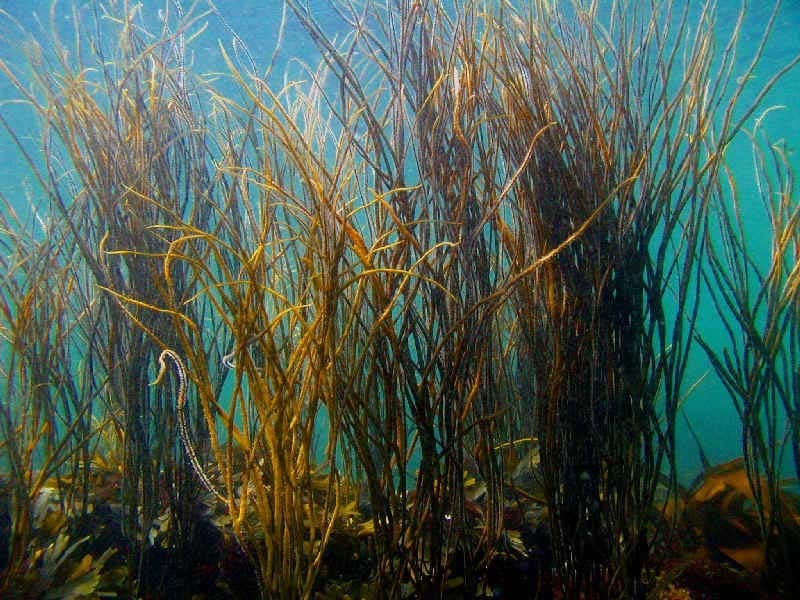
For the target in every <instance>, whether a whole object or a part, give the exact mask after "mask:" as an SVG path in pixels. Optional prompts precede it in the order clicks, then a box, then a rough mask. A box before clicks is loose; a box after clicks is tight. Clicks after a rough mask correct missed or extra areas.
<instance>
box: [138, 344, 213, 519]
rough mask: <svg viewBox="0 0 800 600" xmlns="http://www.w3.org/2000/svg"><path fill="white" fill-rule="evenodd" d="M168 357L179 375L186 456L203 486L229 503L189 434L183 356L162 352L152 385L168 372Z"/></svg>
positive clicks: (181, 432)
mask: <svg viewBox="0 0 800 600" xmlns="http://www.w3.org/2000/svg"><path fill="white" fill-rule="evenodd" d="M167 357H169V358H170V359H171V360H172V364H173V365H175V374H176V375H177V377H178V435H179V436H180V438H181V442H182V443H183V448H184V450H185V451H186V456H187V457H188V458H189V463H190V464H191V465H192V470H193V471H194V472H195V475H197V478H198V479H199V480H200V483H202V484H203V487H204V488H206V489H207V490H208V491H209V492H211V493H212V494H214V496H216V497H217V499H218V500H219V501H220V502H225V503H227V499H226V498H225V496H223V495H222V494H221V493H220V492H219V491H218V490H217V488H216V487H215V486H214V484H213V483H211V479H210V478H209V477H208V475H207V474H206V472H205V470H204V469H203V467H202V465H201V464H200V460H199V459H198V458H197V452H196V451H195V449H194V445H193V444H192V438H191V437H190V436H189V427H188V425H187V424H186V412H185V410H186V409H185V405H186V380H187V377H186V367H185V366H184V364H183V360H182V359H181V357H180V356H178V354H177V353H176V352H175V351H174V350H170V349H169V348H167V349H165V350H163V351H162V352H161V354H160V355H159V357H158V365H159V371H158V375H157V376H156V378H155V381H153V383H151V384H150V385H157V384H158V383H160V382H161V379H162V378H163V377H164V373H166V372H167V362H166V360H165V359H166V358H167Z"/></svg>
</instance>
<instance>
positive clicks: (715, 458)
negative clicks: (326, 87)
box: [0, 0, 800, 479]
mask: <svg viewBox="0 0 800 600" xmlns="http://www.w3.org/2000/svg"><path fill="white" fill-rule="evenodd" d="M185 4H186V5H187V6H186V8H188V5H189V4H190V3H189V2H188V1H186V2H185ZM694 4H698V3H694ZM48 5H49V3H48V2H26V1H15V0H0V9H2V10H3V11H6V12H7V13H8V14H9V15H11V16H12V17H13V18H15V19H17V20H19V22H20V23H21V24H22V25H23V26H24V27H25V28H26V29H28V30H30V31H37V30H38V28H39V27H40V25H39V23H41V22H42V21H45V27H49V25H47V24H46V22H47V21H48V20H49V18H50V17H49V14H48V9H47V6H48ZM201 5H202V3H201ZM309 5H310V6H312V8H313V10H312V12H313V15H314V17H315V19H317V20H318V21H319V22H320V23H321V24H322V25H323V28H324V29H325V30H326V31H329V32H331V33H333V34H336V35H339V36H345V35H347V33H348V31H347V30H346V28H344V27H342V23H341V21H340V20H339V18H338V17H337V16H336V14H335V12H334V11H333V10H332V9H331V8H330V7H329V5H328V3H327V2H325V1H319V0H310V2H309ZM69 6H70V4H69V3H68V2H62V3H60V4H58V5H57V6H56V8H55V12H54V16H53V22H54V23H55V28H56V30H57V31H58V32H59V33H60V34H61V35H63V36H64V39H68V37H67V36H68V35H69V33H70V32H71V30H72V27H73V24H74V23H73V22H74V19H75V15H76V14H77V17H78V18H79V19H90V18H91V12H90V11H91V3H84V2H81V3H78V6H79V8H78V9H77V13H72V12H71V11H70V10H69ZM41 7H44V8H41ZM163 7H164V3H163V2H160V1H152V0H148V1H145V2H143V8H142V14H143V17H142V18H143V19H144V20H145V21H146V22H149V23H154V24H157V23H158V22H159V21H158V10H159V8H163ZM216 7H217V9H218V11H219V14H221V15H223V18H219V16H215V15H213V14H212V15H209V16H207V17H204V20H206V21H207V23H208V28H207V30H206V31H205V32H204V34H203V35H202V37H201V38H200V39H199V40H197V41H195V42H194V43H193V44H192V46H191V48H190V51H191V54H190V57H189V58H190V59H191V61H192V62H193V64H194V66H193V68H194V69H195V70H196V71H198V72H214V71H223V72H224V70H225V67H224V63H223V61H222V60H221V58H220V55H219V48H218V44H219V43H222V44H223V45H224V46H225V47H226V48H228V49H229V50H231V49H233V48H234V46H236V47H239V48H241V47H242V46H240V45H239V44H238V42H237V43H236V44H234V43H233V39H234V38H233V32H236V35H237V36H239V38H240V40H241V41H242V42H243V44H244V45H245V46H246V47H247V48H248V52H249V55H250V56H251V57H252V59H253V61H254V62H255V64H256V65H257V66H258V67H259V68H263V67H264V66H265V65H266V64H268V63H269V61H270V59H271V57H272V56H273V53H274V52H275V46H276V43H277V41H278V34H279V25H280V23H281V18H282V10H281V7H282V4H281V2H277V1H274V0H261V1H257V0H237V1H229V0H224V1H223V0H219V1H217V2H216ZM738 9H739V2H732V1H723V2H720V7H719V15H718V24H719V28H718V39H719V46H720V48H721V47H723V46H724V44H725V42H726V41H727V39H728V37H729V35H730V31H731V28H732V26H733V23H734V22H735V20H736V17H737V12H738ZM770 13H771V6H770V3H769V2H752V3H750V6H749V8H748V13H747V15H746V18H745V21H744V24H743V27H744V29H743V31H744V33H743V35H742V38H741V44H740V46H739V48H738V51H737V52H738V64H739V66H740V68H741V71H742V72H743V71H744V69H745V68H746V66H747V65H748V63H749V61H750V58H751V57H752V55H753V53H754V52H755V50H756V45H757V43H758V41H759V39H760V32H761V31H762V30H763V28H764V26H765V24H766V22H767V20H768V19H769V16H770ZM798 30H800V0H793V1H786V2H783V4H782V6H781V7H780V9H779V12H778V14H777V17H776V25H775V31H774V33H773V35H772V38H771V40H770V42H769V45H768V47H767V48H766V51H765V53H764V57H763V59H762V62H761V64H760V65H759V66H758V67H757V69H756V71H755V76H754V78H753V81H752V83H753V86H752V87H751V94H753V96H754V95H755V93H756V92H757V90H758V88H759V84H760V83H762V82H765V81H766V80H767V79H768V78H769V77H770V76H771V74H772V73H773V72H774V71H776V70H777V69H778V68H780V67H781V66H782V65H783V64H785V63H786V61H788V60H789V59H790V57H792V56H793V55H795V54H797V53H798V52H800V35H798ZM2 31H3V33H4V34H7V32H8V31H9V26H8V24H7V23H5V24H4V25H2ZM18 51H19V49H18V48H16V47H13V46H6V47H4V48H3V49H2V50H0V56H1V57H2V59H3V60H5V61H8V62H10V63H14V62H17V61H18V60H19V55H18V54H15V53H17V52H18ZM240 57H242V58H245V56H244V54H241V53H240ZM247 60H249V58H248V59H247ZM317 60H318V54H317V53H316V51H315V49H314V46H313V44H312V43H310V41H309V40H308V38H307V36H306V34H305V33H304V32H303V31H302V30H301V28H300V27H299V25H298V23H297V22H296V21H295V20H293V19H292V18H291V17H290V16H289V17H288V18H287V21H286V23H285V28H284V30H283V38H282V43H281V46H280V48H279V50H278V51H277V54H276V66H275V69H274V71H273V82H280V81H281V80H282V78H283V75H284V73H285V71H286V70H287V69H288V70H289V71H290V72H291V73H292V74H296V73H300V72H301V69H302V65H303V64H308V65H314V64H315V63H316V61H317ZM14 95H15V94H14V92H13V90H12V88H11V86H10V85H9V84H8V83H7V81H6V80H5V78H4V77H0V99H3V100H4V99H7V98H10V97H13V96H14ZM798 98H800V69H795V70H794V71H793V72H792V73H790V74H789V75H788V76H786V77H785V78H784V79H783V81H782V83H781V84H780V85H779V86H778V87H776V88H775V89H774V90H773V91H772V92H770V94H769V95H768V96H767V97H766V98H765V100H764V103H763V107H762V108H764V109H766V108H767V107H770V106H776V107H782V108H779V109H776V110H774V111H772V112H771V113H770V114H769V116H768V117H767V118H766V119H765V121H764V128H765V130H766V131H767V132H768V133H769V135H770V137H771V138H772V139H773V140H775V141H778V140H781V139H783V140H785V143H786V147H787V149H788V153H789V157H790V160H791V161H792V163H793V164H794V166H795V170H796V171H797V172H800V153H798V151H797V150H798V146H799V145H800V107H799V105H798V102H797V99H798ZM744 100H745V101H744V103H746V100H747V99H746V98H745V99H744ZM0 110H2V111H3V113H4V115H5V116H6V118H7V119H9V120H10V121H11V122H12V123H14V125H15V127H16V129H17V132H18V133H19V135H20V136H21V137H23V138H26V137H27V136H31V138H32V143H31V147H33V146H34V145H35V141H36V140H35V136H36V132H37V123H36V122H35V121H34V120H33V119H32V118H31V117H30V112H29V111H28V110H27V109H26V108H25V107H23V106H19V105H15V104H9V103H7V102H6V103H4V104H3V105H2V108H0ZM751 126H752V119H751V124H750V125H749V127H751ZM23 141H25V140H24V139H23ZM0 153H2V154H0V155H1V156H2V161H0V192H2V194H3V195H4V196H5V197H6V198H8V199H10V201H11V202H12V204H13V205H14V206H15V208H16V210H17V211H19V213H20V214H21V215H24V214H27V213H30V209H31V206H32V205H36V204H37V202H38V200H39V198H38V196H37V194H38V189H37V187H36V184H35V181H34V180H33V179H32V177H31V175H30V172H29V169H28V167H27V165H26V162H25V160H24V157H23V156H22V155H21V154H20V153H19V151H18V150H17V149H16V147H15V145H14V143H13V141H12V140H11V139H9V136H8V134H7V133H6V132H5V131H3V132H0ZM34 158H35V157H34ZM727 158H728V160H729V163H730V165H731V168H732V170H733V172H734V173H735V174H736V176H737V185H738V187H739V191H740V193H741V194H742V197H743V198H746V197H748V196H753V195H754V192H755V182H754V178H753V176H752V173H753V163H752V157H751V152H750V146H749V144H748V143H747V140H746V138H744V137H742V138H740V139H738V140H736V141H735V142H734V143H733V144H732V145H731V147H730V149H729V152H728V156H727ZM744 208H745V212H744V214H743V217H744V219H745V222H746V225H747V228H748V232H750V233H751V234H752V235H751V241H752V243H753V244H754V246H753V248H754V249H755V253H754V257H755V259H756V261H757V262H761V263H763V261H764V260H765V259H766V256H767V253H768V250H769V246H768V240H767V239H766V236H765V235H762V233H763V232H764V231H765V221H764V219H763V215H762V213H761V212H760V210H759V207H758V206H757V205H755V204H754V205H747V204H745V206H744ZM700 323H701V328H702V334H703V335H704V336H706V337H707V338H708V339H709V340H710V341H712V343H713V342H714V341H716V343H718V344H719V343H724V338H723V337H722V336H723V332H722V331H720V330H718V323H719V320H718V319H717V318H716V315H715V314H714V310H713V307H710V306H708V305H706V306H705V308H704V312H703V313H702V314H701V318H700ZM709 369H710V367H709V364H708V361H707V360H706V359H705V357H704V356H702V355H701V353H700V352H699V350H698V351H697V352H696V356H695V358H694V360H693V362H692V364H691V368H690V372H689V373H688V376H687V379H686V384H687V386H688V385H690V384H691V383H692V382H693V381H695V380H697V379H699V378H701V377H704V376H705V378H704V379H703V381H702V382H701V383H700V384H699V385H698V386H697V388H696V390H695V392H694V393H693V395H692V396H691V397H690V398H688V399H687V401H686V404H685V411H686V414H687V416H688V418H689V419H690V420H691V422H692V423H693V426H694V428H695V430H696V431H697V433H698V435H699V436H700V438H701V440H702V443H703V446H704V449H705V451H706V453H707V454H708V457H709V459H710V460H711V462H712V463H715V462H721V461H723V460H727V459H729V458H731V457H734V456H738V455H740V454H741V441H740V428H739V421H738V417H737V415H736V412H735V410H734V409H733V406H732V404H731V402H730V400H729V398H728V395H727V392H726V391H725V390H724V389H723V387H722V386H721V384H720V383H719V382H718V381H717V380H716V378H715V376H714V375H713V374H711V373H708V371H709ZM679 449H680V450H681V454H680V456H679V461H680V464H681V465H682V469H681V470H682V472H683V475H684V479H690V478H691V477H692V476H693V475H694V474H695V473H696V472H697V471H698V470H699V469H700V464H699V459H698V454H697V452H696V448H695V445H694V442H693V440H692V439H691V437H690V436H689V435H688V433H687V431H686V430H685V429H681V431H680V432H679Z"/></svg>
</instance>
